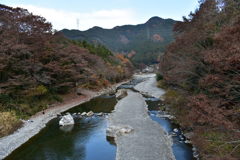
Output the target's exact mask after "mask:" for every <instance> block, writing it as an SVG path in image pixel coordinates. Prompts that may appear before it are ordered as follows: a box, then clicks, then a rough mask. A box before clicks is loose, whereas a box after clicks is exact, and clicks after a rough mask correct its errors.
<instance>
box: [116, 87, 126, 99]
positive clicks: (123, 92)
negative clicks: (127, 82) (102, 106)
mask: <svg viewBox="0 0 240 160" xmlns="http://www.w3.org/2000/svg"><path fill="white" fill-rule="evenodd" d="M126 96H127V90H126V89H119V90H118V91H117V93H116V98H117V99H122V98H124V97H126Z"/></svg>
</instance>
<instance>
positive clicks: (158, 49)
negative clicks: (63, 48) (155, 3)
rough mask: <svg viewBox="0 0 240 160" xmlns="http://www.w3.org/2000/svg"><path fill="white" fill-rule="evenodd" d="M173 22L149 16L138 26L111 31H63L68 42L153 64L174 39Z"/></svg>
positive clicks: (100, 29) (94, 28)
mask: <svg viewBox="0 0 240 160" xmlns="http://www.w3.org/2000/svg"><path fill="white" fill-rule="evenodd" d="M175 23H176V21H174V20H172V19H162V18H160V17H152V18H150V19H149V20H148V21H147V22H146V23H144V24H139V25H124V26H117V27H114V28H113V29H103V28H100V27H93V28H91V29H89V30H87V31H79V30H68V29H64V30H61V32H62V33H63V34H64V36H66V37H67V38H69V39H74V40H81V41H83V40H86V41H87V42H89V43H93V44H102V45H104V46H106V47H108V49H110V50H111V51H113V52H114V53H121V54H123V55H127V56H128V57H129V58H130V59H131V61H132V62H133V63H134V64H141V63H144V64H152V63H157V62H158V61H157V57H159V56H160V55H162V54H163V53H164V51H165V48H166V46H167V45H168V44H169V43H171V42H172V41H173V40H174V35H173V31H172V30H173V25H174V24H175Z"/></svg>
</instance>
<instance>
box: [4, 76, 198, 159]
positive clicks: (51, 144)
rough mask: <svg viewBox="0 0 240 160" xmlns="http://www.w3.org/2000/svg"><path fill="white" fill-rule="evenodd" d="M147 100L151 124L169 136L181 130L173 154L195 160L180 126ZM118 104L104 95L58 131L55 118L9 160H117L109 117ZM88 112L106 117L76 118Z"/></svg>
mask: <svg viewBox="0 0 240 160" xmlns="http://www.w3.org/2000/svg"><path fill="white" fill-rule="evenodd" d="M141 81H142V79H137V80H136V79H135V80H132V81H130V82H129V83H126V84H124V85H121V86H120V87H119V88H118V89H120V88H126V89H132V90H134V89H133V87H134V86H135V85H136V84H137V83H139V82H141ZM134 91H135V90H134ZM145 99H146V103H147V104H148V109H149V115H150V117H151V118H152V120H154V121H156V122H158V123H159V124H160V125H161V126H162V127H163V129H164V130H165V131H166V132H167V133H169V134H172V133H173V130H174V129H175V128H177V129H178V132H177V133H175V136H173V152H174V155H175V157H176V159H177V160H192V159H194V158H193V156H192V155H193V153H192V146H191V145H189V144H185V143H184V140H185V137H184V136H183V135H182V134H181V130H180V129H179V126H177V125H174V124H173V123H171V120H170V119H168V118H161V117H159V115H163V114H165V113H164V112H162V111H161V110H160V108H161V106H162V102H161V101H160V100H159V99H156V98H152V97H146V96H145ZM116 103H117V100H116V98H115V96H107V95H103V96H100V97H97V98H94V99H92V100H90V101H89V102H86V103H83V104H81V105H79V106H76V107H74V108H72V109H70V110H68V111H66V112H69V113H71V114H72V115H73V117H74V120H75V125H74V126H69V127H64V128H63V127H59V125H58V122H59V120H60V117H58V118H55V119H53V120H52V121H50V122H49V123H48V124H47V126H46V127H45V128H44V129H43V130H42V131H41V132H40V133H39V134H37V135H36V136H34V137H33V138H31V139H30V140H29V141H28V142H27V143H25V144H23V145H22V146H21V147H19V148H18V149H17V150H15V151H14V152H13V153H12V154H10V155H9V156H8V157H7V158H6V160H114V159H115V154H116V146H115V144H114V140H113V139H109V138H108V137H106V128H107V120H106V117H107V113H110V112H111V111H112V110H113V109H114V106H115V105H116ZM88 111H93V112H94V113H100V112H103V113H104V114H103V115H102V116H97V114H95V115H94V116H92V117H82V116H80V115H79V114H77V113H82V112H88ZM63 114H65V113H63Z"/></svg>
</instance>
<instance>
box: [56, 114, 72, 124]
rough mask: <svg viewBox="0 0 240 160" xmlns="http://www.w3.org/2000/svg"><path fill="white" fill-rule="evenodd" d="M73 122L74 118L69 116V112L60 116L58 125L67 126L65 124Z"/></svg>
mask: <svg viewBox="0 0 240 160" xmlns="http://www.w3.org/2000/svg"><path fill="white" fill-rule="evenodd" d="M73 124H74V119H73V117H72V116H71V114H67V115H65V116H63V117H62V118H61V120H60V121H59V125H60V126H67V125H73Z"/></svg>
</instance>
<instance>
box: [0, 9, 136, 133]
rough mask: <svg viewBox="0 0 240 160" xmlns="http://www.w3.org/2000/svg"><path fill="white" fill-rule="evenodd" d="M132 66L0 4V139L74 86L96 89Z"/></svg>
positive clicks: (126, 74)
mask: <svg viewBox="0 0 240 160" xmlns="http://www.w3.org/2000/svg"><path fill="white" fill-rule="evenodd" d="M131 71H132V65H131V63H130V62H129V61H128V59H127V58H125V57H124V56H114V55H113V54H112V53H111V51H109V50H108V49H106V48H105V47H104V46H101V45H91V44H88V43H81V42H78V41H73V40H68V39H66V38H64V37H63V36H62V35H61V34H60V33H54V32H53V29H52V26H51V24H50V23H48V22H46V20H45V19H44V18H43V17H40V16H36V15H33V14H31V13H29V12H28V11H27V10H25V9H22V8H11V7H8V6H4V5H0V137H1V136H3V135H5V134H8V133H9V132H11V131H13V130H14V129H15V128H16V127H18V126H19V125H20V121H19V119H20V118H26V117H28V116H31V115H33V114H35V113H36V112H38V111H40V110H43V109H46V108H47V107H48V106H49V104H51V103H54V102H55V101H61V96H60V95H61V94H66V93H69V92H72V91H74V88H88V89H100V88H102V87H106V86H108V85H110V84H111V83H116V82H119V81H121V80H123V79H126V78H128V77H129V76H131Z"/></svg>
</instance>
